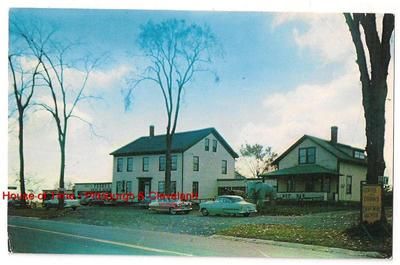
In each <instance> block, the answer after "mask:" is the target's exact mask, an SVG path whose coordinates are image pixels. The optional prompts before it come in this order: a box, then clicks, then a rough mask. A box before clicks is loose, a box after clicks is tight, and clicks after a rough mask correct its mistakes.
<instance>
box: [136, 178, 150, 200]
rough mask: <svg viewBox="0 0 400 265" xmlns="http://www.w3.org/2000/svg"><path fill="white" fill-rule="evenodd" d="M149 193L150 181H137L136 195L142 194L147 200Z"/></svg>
mask: <svg viewBox="0 0 400 265" xmlns="http://www.w3.org/2000/svg"><path fill="white" fill-rule="evenodd" d="M150 191H151V179H139V190H138V194H143V195H144V196H145V198H146V199H147V198H149V196H150Z"/></svg>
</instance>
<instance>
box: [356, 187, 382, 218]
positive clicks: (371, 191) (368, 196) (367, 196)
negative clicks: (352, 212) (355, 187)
mask: <svg viewBox="0 0 400 265" xmlns="http://www.w3.org/2000/svg"><path fill="white" fill-rule="evenodd" d="M361 194H362V198H361V207H362V210H361V218H362V219H361V221H362V222H367V223H370V224H371V223H374V222H376V221H380V220H381V214H382V186H380V185H378V184H376V185H372V184H364V185H362V192H361Z"/></svg>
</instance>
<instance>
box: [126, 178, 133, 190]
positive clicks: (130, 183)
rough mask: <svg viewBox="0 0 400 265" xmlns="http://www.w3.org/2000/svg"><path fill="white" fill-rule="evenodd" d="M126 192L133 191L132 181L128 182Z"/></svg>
mask: <svg viewBox="0 0 400 265" xmlns="http://www.w3.org/2000/svg"><path fill="white" fill-rule="evenodd" d="M125 190H126V192H132V181H127V182H126V189H125Z"/></svg>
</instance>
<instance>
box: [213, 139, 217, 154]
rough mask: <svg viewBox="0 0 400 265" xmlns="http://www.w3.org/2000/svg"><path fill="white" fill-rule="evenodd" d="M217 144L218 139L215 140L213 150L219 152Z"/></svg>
mask: <svg viewBox="0 0 400 265" xmlns="http://www.w3.org/2000/svg"><path fill="white" fill-rule="evenodd" d="M217 144H218V142H217V140H213V146H212V148H213V150H212V151H213V152H217Z"/></svg>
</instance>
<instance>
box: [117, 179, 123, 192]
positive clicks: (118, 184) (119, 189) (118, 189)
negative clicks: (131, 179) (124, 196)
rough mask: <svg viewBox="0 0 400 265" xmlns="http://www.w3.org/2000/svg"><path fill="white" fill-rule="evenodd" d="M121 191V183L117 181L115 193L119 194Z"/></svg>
mask: <svg viewBox="0 0 400 265" xmlns="http://www.w3.org/2000/svg"><path fill="white" fill-rule="evenodd" d="M121 190H122V181H117V193H120V192H121Z"/></svg>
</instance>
